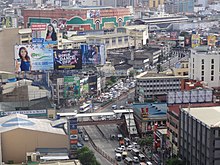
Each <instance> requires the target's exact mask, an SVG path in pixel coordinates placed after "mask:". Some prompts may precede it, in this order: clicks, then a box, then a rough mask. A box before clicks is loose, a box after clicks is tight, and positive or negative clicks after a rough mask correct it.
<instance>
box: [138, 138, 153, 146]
mask: <svg viewBox="0 0 220 165" xmlns="http://www.w3.org/2000/svg"><path fill="white" fill-rule="evenodd" d="M153 141H154V138H153V137H152V136H147V137H144V138H142V139H139V140H138V144H139V145H140V146H141V147H143V148H146V147H148V148H150V149H152V147H153Z"/></svg>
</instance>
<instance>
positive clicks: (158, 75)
mask: <svg viewBox="0 0 220 165" xmlns="http://www.w3.org/2000/svg"><path fill="white" fill-rule="evenodd" d="M187 77H188V76H174V75H173V74H171V72H159V73H157V72H154V71H152V72H145V74H143V75H142V76H140V77H137V78H139V79H141V78H143V79H146V78H148V79H154V78H158V79H160V78H187Z"/></svg>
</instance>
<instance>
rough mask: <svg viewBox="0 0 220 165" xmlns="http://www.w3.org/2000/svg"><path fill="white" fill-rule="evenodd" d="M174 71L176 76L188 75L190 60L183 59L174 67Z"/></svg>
mask: <svg viewBox="0 0 220 165" xmlns="http://www.w3.org/2000/svg"><path fill="white" fill-rule="evenodd" d="M172 70H173V73H174V75H175V76H188V74H189V61H188V60H181V61H179V62H178V63H176V65H175V66H174V68H172Z"/></svg>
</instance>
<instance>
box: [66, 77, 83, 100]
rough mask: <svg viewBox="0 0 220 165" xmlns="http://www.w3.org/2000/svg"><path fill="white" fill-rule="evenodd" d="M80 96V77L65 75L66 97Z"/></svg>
mask: <svg viewBox="0 0 220 165" xmlns="http://www.w3.org/2000/svg"><path fill="white" fill-rule="evenodd" d="M79 97H80V78H79V77H74V76H65V77H64V98H79Z"/></svg>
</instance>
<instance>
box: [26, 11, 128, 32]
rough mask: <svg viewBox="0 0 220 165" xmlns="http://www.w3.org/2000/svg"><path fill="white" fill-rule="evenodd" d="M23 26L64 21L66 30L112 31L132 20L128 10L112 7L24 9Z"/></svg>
mask: <svg viewBox="0 0 220 165" xmlns="http://www.w3.org/2000/svg"><path fill="white" fill-rule="evenodd" d="M23 16H24V25H25V27H30V26H31V24H36V23H41V24H42V23H43V24H50V23H52V22H59V20H61V19H62V20H65V22H66V27H67V30H73V31H84V30H99V29H108V30H112V29H114V28H115V27H120V26H124V25H126V24H128V22H129V21H130V19H131V18H132V14H131V11H130V9H129V8H125V7H123V8H122V7H121V8H113V7H92V8H89V7H74V8H60V9H58V8H43V9H41V8H37V9H24V10H23Z"/></svg>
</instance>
